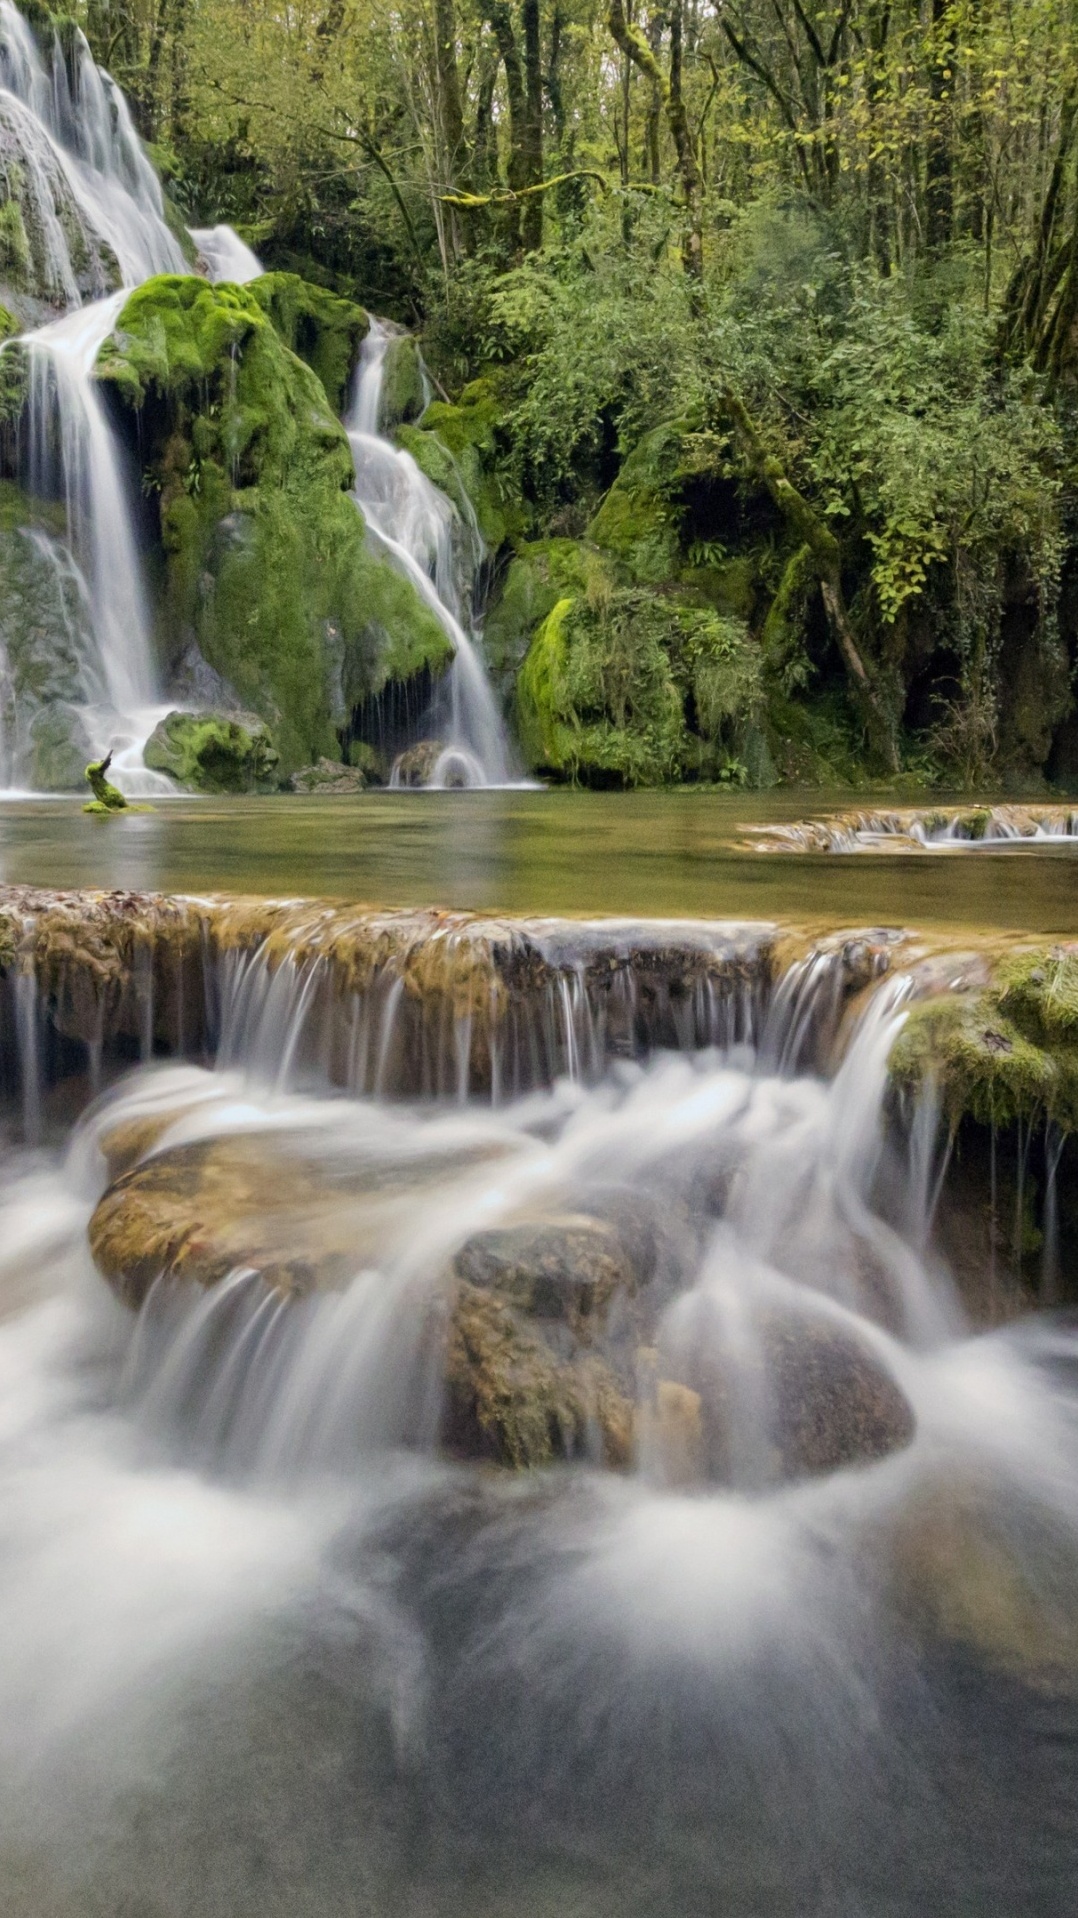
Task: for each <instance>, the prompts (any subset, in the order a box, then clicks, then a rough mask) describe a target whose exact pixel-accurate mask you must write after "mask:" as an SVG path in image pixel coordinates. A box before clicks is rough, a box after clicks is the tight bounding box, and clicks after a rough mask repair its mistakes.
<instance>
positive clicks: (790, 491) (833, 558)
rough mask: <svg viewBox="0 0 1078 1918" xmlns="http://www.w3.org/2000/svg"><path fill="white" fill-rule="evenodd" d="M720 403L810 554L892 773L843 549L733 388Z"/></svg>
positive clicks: (886, 730) (886, 717)
mask: <svg viewBox="0 0 1078 1918" xmlns="http://www.w3.org/2000/svg"><path fill="white" fill-rule="evenodd" d="M722 397H723V404H724V406H725V407H726V410H727V412H728V413H729V415H730V417H731V419H732V420H733V422H734V425H735V427H736V428H737V431H738V434H739V436H740V438H741V440H742V443H743V445H744V447H745V450H746V452H747V453H748V455H749V458H750V461H751V463H752V466H753V468H754V470H755V472H756V474H757V476H758V478H759V479H761V480H762V481H763V484H764V485H765V486H766V487H767V490H768V492H769V493H770V495H771V497H772V499H773V500H774V502H775V505H776V506H777V507H778V509H779V512H780V513H781V514H782V516H783V518H784V519H785V521H786V523H787V525H788V526H789V528H790V530H791V532H792V533H793V534H794V537H795V538H796V539H797V541H798V542H799V545H801V546H802V547H804V549H805V550H806V551H807V553H808V554H809V555H810V559H811V567H812V571H813V572H814V573H815V576H816V579H817V580H818V582H819V587H820V594H821V597H822V599H823V603H824V611H825V612H826V614H827V622H828V625H829V626H830V628H831V632H832V635H833V637H834V639H835V642H836V644H837V646H838V649H839V652H840V653H841V655H842V662H843V665H844V666H845V668H846V673H847V675H848V678H849V681H850V688H851V691H852V692H853V696H854V700H855V702H856V704H857V706H858V708H859V710H860V713H861V716H862V718H863V719H864V722H865V727H866V730H867V732H868V735H869V738H870V739H871V741H872V744H873V746H874V747H875V749H876V751H877V752H878V753H879V754H880V757H881V758H882V759H883V761H884V763H885V764H886V766H887V768H888V770H889V771H890V772H898V770H899V758H898V747H897V744H896V741H895V727H894V722H893V720H892V718H891V716H890V714H889V713H888V711H887V707H886V704H885V702H884V700H883V698H882V697H881V694H880V689H879V687H878V685H877V684H876V682H875V679H874V677H873V675H872V674H871V673H870V671H869V669H868V667H867V666H866V664H865V661H864V659H863V658H862V656H861V649H860V647H859V646H858V644H857V639H856V636H855V634H854V631H853V627H852V625H851V623H850V616H849V613H848V612H847V609H846V599H845V595H844V593H843V591H842V553H841V549H840V547H839V543H838V540H837V539H836V538H835V535H834V534H833V533H832V531H831V529H830V527H829V526H826V525H825V524H824V522H823V520H822V519H820V518H819V516H818V515H817V514H816V513H815V512H814V510H813V508H812V507H811V506H810V505H809V503H808V501H807V499H805V497H804V495H803V494H801V493H799V492H798V491H797V488H796V487H795V486H793V485H792V484H791V482H790V480H789V479H788V478H787V476H786V473H785V472H784V470H783V467H782V463H781V461H780V460H778V459H776V458H775V455H774V454H773V453H769V452H768V450H767V448H766V446H765V445H764V442H763V439H762V437H761V434H760V430H759V428H758V427H757V425H756V422H755V421H754V419H753V418H752V415H751V414H750V412H749V411H748V408H747V407H746V406H745V403H744V401H743V400H742V399H740V398H739V396H738V395H737V394H736V393H734V392H733V391H732V390H731V389H729V388H727V390H726V391H725V392H724V394H723V396H722Z"/></svg>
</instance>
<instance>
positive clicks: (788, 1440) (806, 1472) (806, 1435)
mask: <svg viewBox="0 0 1078 1918" xmlns="http://www.w3.org/2000/svg"><path fill="white" fill-rule="evenodd" d="M764 1347H765V1352H766V1364H767V1372H768V1380H769V1384H770V1387H771V1392H772V1395H773V1412H772V1426H771V1430H772V1438H773V1442H774V1444H775V1447H776V1450H777V1452H778V1456H779V1461H780V1469H781V1474H782V1476H783V1478H788V1479H794V1478H806V1477H808V1478H812V1477H816V1476H818V1475H819V1474H821V1473H826V1472H834V1471H837V1470H839V1469H840V1467H842V1466H846V1465H860V1464H868V1463H870V1462H871V1461H872V1460H873V1459H880V1458H886V1457H887V1455H888V1453H890V1452H897V1451H901V1450H902V1449H903V1447H904V1446H906V1445H908V1444H909V1443H910V1440H911V1439H912V1438H913V1435H914V1430H915V1422H914V1417H913V1412H912V1410H911V1408H910V1405H909V1401H908V1400H907V1398H906V1396H905V1394H904V1393H903V1392H902V1391H901V1389H900V1388H899V1386H898V1385H897V1383H896V1382H895V1380H894V1379H893V1378H892V1377H891V1374H890V1373H889V1372H888V1371H887V1369H886V1367H885V1366H884V1364H883V1363H882V1361H881V1360H880V1359H879V1358H878V1357H877V1356H876V1354H875V1353H874V1352H873V1351H872V1350H871V1348H870V1347H869V1346H868V1345H867V1344H866V1343H865V1342H864V1341H862V1340H861V1339H860V1338H859V1337H858V1336H857V1335H856V1334H855V1333H854V1332H852V1331H849V1332H847V1331H846V1330H844V1329H843V1330H840V1329H839V1328H838V1327H836V1326H834V1325H830V1324H828V1323H826V1322H825V1321H823V1320H816V1319H810V1318H803V1319H801V1318H798V1317H796V1316H793V1315H790V1316H784V1317H779V1316H777V1315H776V1316H775V1317H774V1318H772V1319H770V1320H769V1321H768V1323H767V1324H766V1326H765V1328H764Z"/></svg>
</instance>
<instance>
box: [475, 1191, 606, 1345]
mask: <svg viewBox="0 0 1078 1918" xmlns="http://www.w3.org/2000/svg"><path fill="white" fill-rule="evenodd" d="M454 1269H455V1271H456V1273H457V1276H458V1278H460V1279H462V1280H464V1281H465V1282H466V1283H467V1284H468V1285H470V1286H471V1287H473V1288H474V1289H476V1290H478V1291H485V1292H496V1293H497V1294H498V1296H499V1297H500V1298H502V1299H503V1300H504V1301H505V1302H506V1304H508V1305H512V1306H514V1307H516V1309H517V1310H518V1311H520V1312H524V1313H526V1314H528V1315H530V1316H531V1317H533V1318H538V1319H555V1320H560V1321H562V1322H564V1324H565V1325H567V1326H569V1327H571V1329H572V1331H573V1332H574V1333H575V1334H576V1336H577V1337H578V1338H582V1339H587V1338H589V1337H590V1336H591V1335H592V1333H593V1332H594V1331H595V1330H596V1329H598V1328H600V1327H601V1326H602V1324H603V1323H604V1321H605V1319H606V1316H607V1314H608V1312H609V1309H610V1306H611V1305H612V1303H613V1301H614V1299H615V1298H616V1297H617V1296H618V1294H619V1293H625V1294H629V1293H632V1292H634V1291H635V1290H636V1286H637V1282H638V1281H637V1274H636V1272H635V1271H634V1269H633V1266H632V1264H631V1261H630V1259H629V1256H628V1254H627V1252H626V1250H625V1247H624V1246H623V1244H622V1243H621V1241H620V1240H619V1238H618V1236H617V1234H616V1233H615V1232H614V1231H613V1230H612V1229H611V1227H610V1226H609V1225H605V1224H603V1223H601V1222H600V1221H599V1220H598V1219H589V1218H583V1217H581V1218H568V1219H545V1220H542V1221H539V1222H538V1223H536V1224H528V1225H514V1226H508V1227H504V1228H502V1229H500V1230H496V1231H491V1232H481V1233H477V1234H476V1235H475V1237H474V1238H471V1239H469V1240H468V1242H467V1244H466V1245H465V1246H464V1247H463V1248H462V1249H461V1251H460V1252H459V1253H458V1254H457V1257H456V1261H455V1268H454Z"/></svg>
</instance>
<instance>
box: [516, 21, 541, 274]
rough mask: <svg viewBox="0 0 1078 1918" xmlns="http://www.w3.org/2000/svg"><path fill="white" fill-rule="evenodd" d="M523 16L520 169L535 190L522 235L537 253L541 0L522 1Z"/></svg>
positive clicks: (526, 207) (527, 185) (529, 249)
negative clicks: (522, 123)
mask: <svg viewBox="0 0 1078 1918" xmlns="http://www.w3.org/2000/svg"><path fill="white" fill-rule="evenodd" d="M521 19H522V23H523V27H524V82H525V90H524V125H523V128H522V129H521V133H522V143H523V153H522V167H521V172H522V174H523V178H524V186H525V190H527V189H529V188H530V189H533V190H532V191H531V192H530V193H529V197H528V198H527V199H526V200H525V202H524V219H523V223H522V237H523V241H524V250H525V252H528V253H534V252H537V251H538V249H539V248H540V247H541V246H542V244H543V205H544V201H545V199H546V195H545V194H543V193H540V192H537V191H535V190H534V189H536V188H538V187H541V186H542V183H543V48H542V37H541V32H540V23H539V0H523V4H522V7H521Z"/></svg>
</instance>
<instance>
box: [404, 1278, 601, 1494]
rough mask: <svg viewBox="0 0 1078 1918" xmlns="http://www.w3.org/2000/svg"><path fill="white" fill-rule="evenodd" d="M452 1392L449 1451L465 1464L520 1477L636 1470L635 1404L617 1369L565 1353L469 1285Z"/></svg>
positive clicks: (455, 1341) (457, 1305)
mask: <svg viewBox="0 0 1078 1918" xmlns="http://www.w3.org/2000/svg"><path fill="white" fill-rule="evenodd" d="M445 1387H446V1401H445V1411H444V1416H443V1422H442V1438H443V1443H444V1444H445V1445H446V1447H447V1448H448V1449H449V1450H450V1451H451V1452H453V1453H455V1454H457V1455H459V1456H462V1457H466V1458H477V1459H484V1458H485V1459H489V1460H490V1461H491V1462H492V1463H495V1464H499V1465H507V1466H512V1467H514V1468H516V1469H518V1470H520V1469H524V1468H527V1467H534V1466H542V1465H549V1464H552V1463H554V1462H556V1461H557V1460H559V1459H572V1458H586V1457H591V1458H593V1459H595V1461H596V1463H599V1462H601V1463H603V1464H606V1465H608V1466H612V1467H625V1466H627V1465H628V1464H629V1463H630V1461H631V1458H632V1450H633V1402H632V1395H631V1392H630V1391H628V1390H627V1389H626V1387H625V1385H624V1383H623V1382H622V1381H621V1380H620V1379H619V1378H618V1377H617V1375H616V1374H615V1372H614V1371H613V1370H612V1368H611V1367H610V1366H609V1365H607V1364H606V1363H605V1361H604V1360H602V1359H601V1358H598V1357H597V1356H596V1355H595V1354H594V1353H592V1352H590V1351H588V1350H586V1349H584V1350H581V1349H580V1348H579V1347H577V1348H576V1349H574V1350H572V1351H571V1352H570V1353H569V1354H568V1355H564V1354H563V1353H561V1352H559V1351H557V1350H556V1349H555V1348H554V1347H553V1346H552V1344H551V1343H550V1341H549V1339H548V1338H547V1337H545V1336H544V1333H543V1330H542V1328H541V1327H540V1326H539V1325H538V1324H537V1323H535V1322H533V1321H530V1320H529V1319H528V1318H527V1317H526V1316H525V1315H524V1314H523V1313H522V1312H519V1311H517V1310H515V1309H514V1308H513V1307H512V1306H511V1305H510V1304H509V1303H508V1302H507V1301H506V1300H505V1299H502V1298H500V1297H499V1296H498V1295H497V1294H496V1293H494V1292H491V1291H488V1290H484V1289H481V1288H480V1287H478V1286H474V1285H469V1284H467V1283H464V1282H462V1283H460V1284H458V1286H457V1288H456V1293H455V1297H454V1300H453V1305H452V1310H451V1316H450V1323H449V1333H448V1339H447V1342H446V1362H445Z"/></svg>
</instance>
